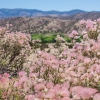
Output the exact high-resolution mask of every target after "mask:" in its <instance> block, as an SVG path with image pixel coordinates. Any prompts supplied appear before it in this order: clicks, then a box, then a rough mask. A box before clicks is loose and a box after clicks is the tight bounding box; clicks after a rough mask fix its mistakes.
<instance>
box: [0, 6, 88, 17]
mask: <svg viewBox="0 0 100 100" xmlns="http://www.w3.org/2000/svg"><path fill="white" fill-rule="evenodd" d="M86 12H87V11H83V10H80V9H74V10H70V11H56V10H50V11H42V10H38V9H23V8H17V9H16V8H15V9H8V8H1V9H0V18H9V17H23V16H26V17H37V16H70V15H75V14H78V13H86Z"/></svg>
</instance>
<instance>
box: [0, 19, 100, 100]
mask: <svg viewBox="0 0 100 100" xmlns="http://www.w3.org/2000/svg"><path fill="white" fill-rule="evenodd" d="M80 23H81V24H82V25H83V24H85V25H86V30H85V29H84V28H83V31H82V33H78V32H77V31H75V30H74V31H72V33H71V34H70V35H69V36H70V37H71V38H73V47H72V48H68V47H67V48H66V50H64V51H63V52H61V53H59V55H57V56H54V55H53V54H50V53H46V52H43V51H38V53H37V60H34V61H32V62H31V63H30V65H29V66H27V68H26V71H20V72H19V73H18V77H17V78H15V79H13V78H12V79H9V74H7V73H5V74H4V75H1V76H0V83H1V85H0V86H1V87H0V93H1V94H0V96H1V98H2V99H3V100H16V99H17V100H100V38H99V31H98V30H99V28H98V29H97V32H98V33H97V32H94V30H93V29H92V28H94V26H93V25H92V24H93V23H94V21H90V20H88V21H84V20H82V21H81V22H80ZM99 23H100V19H98V20H97V22H96V25H97V26H98V24H99ZM90 30H91V32H92V33H93V32H94V33H93V34H90ZM95 34H98V35H95ZM80 36H82V38H81V41H80V42H77V41H76V39H77V38H79V37H80ZM94 36H96V37H94ZM58 50H59V49H58ZM5 77H6V78H7V79H6V81H4V80H5ZM9 83H10V84H9ZM4 86H6V87H4ZM9 89H10V90H9ZM8 90H9V91H8ZM12 90H13V92H11V91H12ZM12 97H13V99H12ZM17 97H18V98H17Z"/></svg>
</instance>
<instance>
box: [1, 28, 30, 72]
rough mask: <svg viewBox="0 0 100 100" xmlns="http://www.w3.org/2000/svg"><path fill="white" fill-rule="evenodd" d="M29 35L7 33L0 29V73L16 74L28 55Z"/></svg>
mask: <svg viewBox="0 0 100 100" xmlns="http://www.w3.org/2000/svg"><path fill="white" fill-rule="evenodd" d="M29 41H30V35H28V34H25V33H20V32H16V33H8V31H7V30H6V29H5V28H0V73H4V72H7V71H10V72H13V73H15V72H17V71H20V70H21V69H22V68H23V63H24V62H25V59H26V58H27V56H28V55H29V53H30V49H31V48H30V45H29Z"/></svg>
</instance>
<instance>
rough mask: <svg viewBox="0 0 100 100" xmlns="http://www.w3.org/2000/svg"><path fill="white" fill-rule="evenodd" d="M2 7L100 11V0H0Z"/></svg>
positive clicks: (0, 6)
mask: <svg viewBox="0 0 100 100" xmlns="http://www.w3.org/2000/svg"><path fill="white" fill-rule="evenodd" d="M0 8H10V9H12V8H26V9H38V10H43V11H48V10H57V11H69V10H73V9H81V10H85V11H100V0H0Z"/></svg>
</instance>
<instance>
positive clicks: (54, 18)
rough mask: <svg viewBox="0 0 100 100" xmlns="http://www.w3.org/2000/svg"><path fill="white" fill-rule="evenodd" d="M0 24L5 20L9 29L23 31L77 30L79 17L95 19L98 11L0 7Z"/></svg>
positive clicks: (98, 14) (99, 15)
mask: <svg viewBox="0 0 100 100" xmlns="http://www.w3.org/2000/svg"><path fill="white" fill-rule="evenodd" d="M0 17H1V18H0V26H3V27H5V25H6V24H7V22H9V23H10V24H12V26H13V27H11V28H10V31H14V32H15V31H21V32H25V33H51V32H53V33H57V32H61V33H70V32H71V31H72V30H74V29H75V30H78V28H79V27H78V26H77V23H78V21H79V20H81V19H85V20H87V19H92V20H95V19H97V18H100V12H99V11H98V12H97V11H92V12H86V11H82V10H71V11H64V12H60V11H54V10H53V11H41V10H37V9H0Z"/></svg>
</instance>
